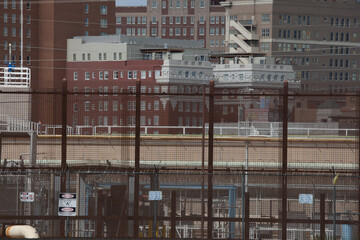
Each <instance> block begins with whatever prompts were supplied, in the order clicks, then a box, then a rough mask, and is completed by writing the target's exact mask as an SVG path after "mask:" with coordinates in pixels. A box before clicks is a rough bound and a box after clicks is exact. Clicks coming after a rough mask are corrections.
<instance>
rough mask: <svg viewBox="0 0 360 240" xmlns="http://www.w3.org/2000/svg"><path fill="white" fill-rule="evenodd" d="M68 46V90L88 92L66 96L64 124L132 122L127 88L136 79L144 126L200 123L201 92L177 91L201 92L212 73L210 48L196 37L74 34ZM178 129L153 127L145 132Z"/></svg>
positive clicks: (131, 87) (132, 98)
mask: <svg viewBox="0 0 360 240" xmlns="http://www.w3.org/2000/svg"><path fill="white" fill-rule="evenodd" d="M67 52H68V54H67V69H68V70H67V79H68V83H67V86H68V90H69V91H70V92H72V91H74V92H85V93H89V94H85V95H80V94H78V95H79V96H77V95H75V96H74V98H73V100H70V102H69V107H68V109H69V112H68V125H71V126H73V127H75V128H76V127H78V126H89V127H93V126H103V127H105V128H104V129H105V130H104V131H107V127H106V126H112V128H113V130H112V131H111V132H112V133H114V132H120V131H121V132H122V131H124V130H122V129H121V126H134V125H135V109H136V108H135V103H136V101H135V96H134V95H129V94H128V93H134V92H135V91H136V80H141V93H142V94H143V95H142V98H141V125H142V126H150V127H151V126H201V125H202V111H203V110H204V109H203V105H202V98H199V97H189V96H186V95H181V94H185V93H189V94H190V93H196V92H200V93H201V92H202V91H203V87H204V85H206V84H208V83H209V81H210V80H211V79H212V76H213V74H212V65H211V64H210V62H209V61H208V49H204V48H201V43H200V42H197V41H187V40H169V39H156V38H139V37H127V36H123V35H122V36H115V35H113V36H106V37H76V38H74V39H69V40H68V50H67ZM91 92H99V93H100V94H101V95H100V96H99V95H91ZM123 93H126V94H123ZM163 93H179V95H178V96H177V95H176V96H168V95H160V94H163ZM157 94H159V95H157ZM205 111H206V109H205ZM82 129H83V133H84V132H86V131H90V130H88V129H86V127H82ZM125 131H126V132H133V131H134V129H132V130H131V129H130V128H129V129H126V130H125ZM181 131H182V130H181V129H177V128H174V129H169V130H168V129H164V130H161V129H159V128H152V129H150V130H149V131H147V133H161V132H166V133H169V132H171V133H174V132H176V133H181ZM88 133H89V132H88Z"/></svg>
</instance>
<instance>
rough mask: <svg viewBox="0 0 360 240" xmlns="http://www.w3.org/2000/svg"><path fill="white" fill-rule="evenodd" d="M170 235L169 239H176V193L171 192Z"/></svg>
mask: <svg viewBox="0 0 360 240" xmlns="http://www.w3.org/2000/svg"><path fill="white" fill-rule="evenodd" d="M170 224H171V233H170V238H171V239H175V238H176V192H175V191H172V192H171V223H170Z"/></svg>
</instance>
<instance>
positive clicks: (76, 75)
mask: <svg viewBox="0 0 360 240" xmlns="http://www.w3.org/2000/svg"><path fill="white" fill-rule="evenodd" d="M76 80H78V72H74V81H76Z"/></svg>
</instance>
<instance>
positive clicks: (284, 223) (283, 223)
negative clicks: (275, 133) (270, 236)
mask: <svg viewBox="0 0 360 240" xmlns="http://www.w3.org/2000/svg"><path fill="white" fill-rule="evenodd" d="M282 102H283V109H282V112H283V135H282V141H283V146H282V171H281V172H282V186H281V190H282V204H281V205H282V215H281V220H282V221H281V231H282V233H281V238H282V240H286V235H287V176H286V174H287V147H288V142H287V139H288V82H287V81H284V88H283V101H282Z"/></svg>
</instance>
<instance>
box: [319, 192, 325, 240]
mask: <svg viewBox="0 0 360 240" xmlns="http://www.w3.org/2000/svg"><path fill="white" fill-rule="evenodd" d="M325 238H326V235H325V194H323V193H322V194H320V239H321V240H325Z"/></svg>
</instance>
